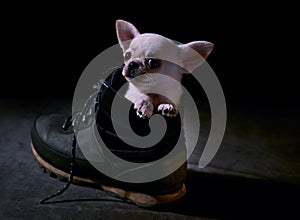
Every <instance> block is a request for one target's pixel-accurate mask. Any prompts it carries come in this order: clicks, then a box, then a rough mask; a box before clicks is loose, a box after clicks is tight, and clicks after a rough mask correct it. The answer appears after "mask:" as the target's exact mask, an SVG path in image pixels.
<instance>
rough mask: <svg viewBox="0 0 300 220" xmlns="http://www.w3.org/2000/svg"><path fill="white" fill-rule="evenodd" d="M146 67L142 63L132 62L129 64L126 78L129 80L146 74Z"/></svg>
mask: <svg viewBox="0 0 300 220" xmlns="http://www.w3.org/2000/svg"><path fill="white" fill-rule="evenodd" d="M144 71H145V70H144V67H143V65H142V63H140V62H137V61H132V62H130V63H129V64H128V66H127V68H126V71H125V76H126V77H129V78H133V77H136V76H139V75H141V74H142V73H143V72H144Z"/></svg>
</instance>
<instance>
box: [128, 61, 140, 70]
mask: <svg viewBox="0 0 300 220" xmlns="http://www.w3.org/2000/svg"><path fill="white" fill-rule="evenodd" d="M137 68H139V64H138V63H137V62H135V61H132V62H131V63H129V64H128V69H130V70H135V69H137Z"/></svg>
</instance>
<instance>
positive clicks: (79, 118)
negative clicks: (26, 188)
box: [40, 81, 124, 204]
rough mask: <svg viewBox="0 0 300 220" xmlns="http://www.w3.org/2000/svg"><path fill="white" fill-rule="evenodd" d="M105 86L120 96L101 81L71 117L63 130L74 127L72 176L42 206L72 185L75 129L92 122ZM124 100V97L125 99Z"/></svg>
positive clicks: (45, 199) (71, 160)
mask: <svg viewBox="0 0 300 220" xmlns="http://www.w3.org/2000/svg"><path fill="white" fill-rule="evenodd" d="M102 85H103V86H105V87H106V88H108V89H110V90H112V91H113V92H114V93H116V94H117V95H119V94H118V93H117V91H115V90H114V89H113V87H112V85H111V84H109V83H107V82H105V81H100V82H99V83H98V84H96V85H95V86H94V89H97V91H96V92H94V93H93V94H92V95H90V97H89V98H88V99H87V101H86V102H85V104H84V106H83V108H82V110H81V111H77V112H75V113H74V114H72V115H71V116H69V117H68V118H67V119H66V120H65V122H64V124H63V126H62V129H63V130H64V131H67V130H68V129H69V128H70V127H71V126H72V127H73V131H74V134H73V140H72V147H71V156H70V172H69V174H70V176H69V178H68V181H67V183H66V184H65V185H64V186H63V187H62V188H61V189H60V190H58V191H57V192H56V193H54V194H52V195H50V196H47V197H46V198H44V199H42V200H40V204H47V203H50V202H47V201H48V200H50V199H52V198H54V197H56V196H59V195H61V194H63V193H64V192H65V191H66V190H67V189H68V188H69V186H70V185H71V184H72V182H73V178H74V167H75V155H76V145H77V141H76V132H78V131H77V130H76V129H75V128H80V127H79V126H81V124H82V123H83V122H86V123H87V124H90V122H91V120H92V119H93V118H94V117H92V116H94V115H93V114H92V113H93V111H94V107H95V104H96V103H97V102H96V98H97V95H98V93H99V91H100V87H101V86H102ZM123 98H124V97H123Z"/></svg>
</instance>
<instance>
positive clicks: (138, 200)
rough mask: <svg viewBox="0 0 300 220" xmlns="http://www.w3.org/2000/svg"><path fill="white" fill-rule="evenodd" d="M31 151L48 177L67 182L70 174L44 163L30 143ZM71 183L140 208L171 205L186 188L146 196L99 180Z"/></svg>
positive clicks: (79, 179)
mask: <svg viewBox="0 0 300 220" xmlns="http://www.w3.org/2000/svg"><path fill="white" fill-rule="evenodd" d="M31 149H32V153H33V155H34V157H35V159H36V160H37V162H38V163H39V164H40V166H41V167H42V168H43V169H44V171H45V172H47V173H49V174H50V176H52V177H57V178H58V179H60V180H62V181H66V180H68V178H69V176H70V174H68V173H66V172H64V171H62V170H60V169H58V168H56V167H54V166H53V165H51V164H49V163H48V162H46V161H45V160H44V159H43V158H41V157H40V156H39V154H38V153H37V152H36V150H35V148H34V146H33V144H32V143H31ZM72 183H74V184H78V185H91V186H93V187H95V188H100V189H102V190H103V191H105V192H106V193H108V194H109V195H111V196H114V197H117V198H120V199H123V200H124V201H126V202H128V203H134V204H136V205H138V206H141V207H153V206H157V205H160V204H167V203H171V202H174V201H177V200H179V199H180V198H182V197H183V196H184V195H185V193H186V188H185V185H184V184H183V185H182V187H181V189H179V190H178V191H176V192H174V193H170V194H163V195H148V194H145V193H141V192H133V191H127V190H124V189H122V188H118V187H115V186H109V185H107V184H103V183H101V180H97V179H90V178H83V177H80V176H74V177H73V182H72Z"/></svg>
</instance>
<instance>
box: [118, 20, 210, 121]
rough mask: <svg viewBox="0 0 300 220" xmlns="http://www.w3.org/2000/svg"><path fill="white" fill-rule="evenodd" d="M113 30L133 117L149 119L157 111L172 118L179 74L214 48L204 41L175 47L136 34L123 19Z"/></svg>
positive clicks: (157, 38) (152, 36) (148, 35)
mask: <svg viewBox="0 0 300 220" xmlns="http://www.w3.org/2000/svg"><path fill="white" fill-rule="evenodd" d="M116 31H117V37H118V41H119V44H120V46H121V48H122V50H123V55H124V63H125V66H124V69H123V72H122V74H123V75H124V76H125V78H126V79H127V80H128V81H129V89H128V91H127V94H126V98H127V99H129V100H130V101H131V102H132V103H134V108H135V109H136V110H137V111H136V112H137V115H138V116H139V117H141V118H150V117H151V115H152V114H153V113H154V112H160V113H161V114H162V115H165V116H170V117H173V116H176V115H177V113H178V110H177V109H178V105H179V104H180V97H181V94H182V90H181V86H178V85H180V81H181V79H182V76H183V74H184V73H190V72H191V71H193V70H194V69H195V68H196V67H197V66H199V65H200V64H201V63H203V61H204V60H205V59H206V58H207V56H208V55H209V54H210V52H211V51H212V49H213V46H214V45H213V44H212V43H210V42H207V41H193V42H190V43H188V44H180V45H179V44H176V43H175V42H173V41H171V40H170V39H168V38H166V37H163V36H161V35H158V34H152V33H145V34H140V33H139V31H138V30H137V29H136V28H135V26H133V25H132V24H131V23H129V22H127V21H123V20H117V21H116ZM161 74H162V75H161ZM162 76H165V77H162ZM170 79H174V80H176V81H177V82H179V83H177V84H176V83H172V82H171V81H172V80H170ZM153 91H161V92H155V93H153ZM161 94H167V95H161ZM167 97H168V98H167ZM171 100H172V101H171Z"/></svg>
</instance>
